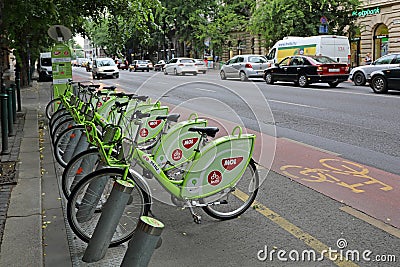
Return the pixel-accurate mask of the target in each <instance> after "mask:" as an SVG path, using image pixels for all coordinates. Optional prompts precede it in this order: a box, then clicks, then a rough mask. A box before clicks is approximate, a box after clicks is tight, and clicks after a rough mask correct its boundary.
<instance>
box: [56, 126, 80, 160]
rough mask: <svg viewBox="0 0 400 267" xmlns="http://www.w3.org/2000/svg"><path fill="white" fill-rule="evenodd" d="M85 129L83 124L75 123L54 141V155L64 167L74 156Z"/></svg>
mask: <svg viewBox="0 0 400 267" xmlns="http://www.w3.org/2000/svg"><path fill="white" fill-rule="evenodd" d="M84 131H85V127H84V126H83V125H74V126H72V127H71V128H67V129H65V130H64V131H63V132H61V133H60V134H59V135H58V136H57V138H56V141H55V142H54V157H55V158H56V160H57V162H58V163H59V164H60V165H61V166H62V167H63V168H65V167H66V166H67V164H68V162H69V161H70V159H71V158H72V157H73V155H74V152H75V149H76V147H77V146H78V144H79V140H80V138H81V136H82V135H84V134H85V133H84Z"/></svg>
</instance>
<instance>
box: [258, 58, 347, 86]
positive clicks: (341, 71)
mask: <svg viewBox="0 0 400 267" xmlns="http://www.w3.org/2000/svg"><path fill="white" fill-rule="evenodd" d="M348 78H349V67H348V65H347V64H345V63H338V62H336V61H335V60H333V59H332V58H330V57H326V56H290V57H286V58H284V59H282V61H281V62H279V63H278V64H275V65H274V66H272V67H270V68H268V69H266V70H265V71H264V80H265V81H266V82H267V84H273V83H274V82H277V81H284V82H294V83H295V84H296V85H299V86H301V87H306V86H308V85H309V84H311V83H328V84H329V86H330V87H336V86H337V85H338V84H339V83H341V82H344V81H347V79H348Z"/></svg>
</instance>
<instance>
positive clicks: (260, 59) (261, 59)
mask: <svg viewBox="0 0 400 267" xmlns="http://www.w3.org/2000/svg"><path fill="white" fill-rule="evenodd" d="M249 62H251V63H265V62H267V59H266V58H264V57H249Z"/></svg>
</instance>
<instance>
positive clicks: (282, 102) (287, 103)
mask: <svg viewBox="0 0 400 267" xmlns="http://www.w3.org/2000/svg"><path fill="white" fill-rule="evenodd" d="M267 101H268V102H275V103H281V104H286V105H294V106H300V107H306V108H315V109H321V110H324V109H326V108H320V107H314V106H309V105H302V104H296V103H290V102H284V101H278V100H269V99H268V100H267Z"/></svg>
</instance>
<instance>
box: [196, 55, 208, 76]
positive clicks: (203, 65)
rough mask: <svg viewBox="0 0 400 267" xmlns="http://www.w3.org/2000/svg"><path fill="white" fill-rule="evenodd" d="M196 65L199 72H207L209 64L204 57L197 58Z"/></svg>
mask: <svg viewBox="0 0 400 267" xmlns="http://www.w3.org/2000/svg"><path fill="white" fill-rule="evenodd" d="M194 61H195V65H196V68H197V72H199V73H203V74H206V72H207V65H206V63H205V62H204V60H202V59H195V60H194Z"/></svg>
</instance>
